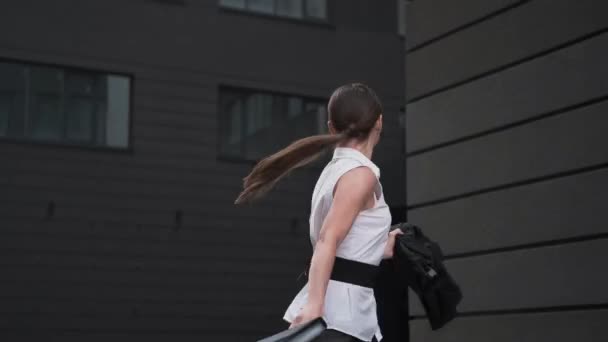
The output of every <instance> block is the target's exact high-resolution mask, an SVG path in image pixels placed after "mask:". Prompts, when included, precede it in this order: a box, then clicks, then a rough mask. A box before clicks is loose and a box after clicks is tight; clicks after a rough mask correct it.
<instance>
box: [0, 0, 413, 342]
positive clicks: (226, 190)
mask: <svg viewBox="0 0 608 342" xmlns="http://www.w3.org/2000/svg"><path fill="white" fill-rule="evenodd" d="M286 2H287V1H285V2H284V3H286ZM309 2H310V3H309ZM292 3H296V4H298V3H299V4H303V5H302V6H306V7H300V8H295V7H294V8H291V9H289V8H283V7H281V8H279V7H278V5H277V4H274V2H273V1H270V2H268V1H255V4H254V1H250V2H245V1H215V0H213V1H212V0H209V1H188V0H136V1H117V0H110V1H74V0H60V1H39V0H38V1H36V0H26V1H4V2H2V4H1V5H0V7H1V10H0V64H1V65H2V68H0V72H2V73H3V74H2V75H3V76H2V79H0V104H1V105H0V121H1V122H0V135H1V136H0V156H2V160H3V162H2V166H1V167H0V182H1V185H0V187H1V189H2V190H1V191H0V253H1V254H2V257H0V269H1V271H2V274H3V276H2V282H1V285H0V297H1V299H0V312H1V315H2V317H3V318H2V320H1V321H2V323H1V324H0V336H1V337H2V340H6V341H9V340H15V339H17V338H25V337H33V338H45V339H51V340H61V341H64V340H66V339H69V338H72V339H73V340H78V341H94V340H99V341H102V340H103V341H107V340H108V339H110V338H129V339H131V340H145V341H167V340H171V341H186V340H196V341H209V340H213V341H252V340H255V339H256V338H258V337H261V336H265V335H269V334H270V333H272V332H275V331H278V330H280V329H284V328H286V323H285V322H283V321H282V315H283V312H284V310H285V309H286V307H287V305H288V304H289V301H290V300H291V299H292V298H293V296H294V295H295V294H296V292H297V291H298V290H299V288H300V286H302V284H303V283H302V281H301V280H300V281H296V278H297V277H298V275H299V274H300V272H301V271H302V270H303V267H304V265H305V264H304V263H305V261H306V259H307V257H308V256H309V255H310V253H311V247H310V245H309V244H310V243H309V238H308V214H309V209H310V208H309V206H310V197H311V194H312V189H313V186H314V182H315V181H316V178H317V176H318V174H319V172H320V167H321V166H322V164H323V161H325V160H327V158H328V157H329V156H325V157H324V158H325V159H323V160H320V161H319V162H318V163H317V164H315V165H312V166H310V167H307V168H304V169H301V170H296V171H295V172H294V173H292V174H291V175H289V176H288V177H287V178H286V179H284V180H283V181H281V183H279V184H278V186H277V187H276V188H275V189H274V191H273V192H272V193H271V194H270V195H269V196H268V197H267V198H265V199H263V200H262V201H260V202H259V203H255V204H252V205H246V206H242V207H236V206H234V205H233V201H234V199H235V198H236V196H237V195H238V193H239V192H240V190H241V186H242V178H243V177H244V176H246V175H247V174H248V172H249V171H250V170H251V167H252V166H253V165H254V162H255V160H256V158H259V157H260V156H261V155H263V154H264V153H265V152H267V151H269V150H268V149H269V148H270V149H271V150H278V149H279V148H281V147H283V146H282V145H281V144H283V143H284V142H285V141H287V140H285V137H284V135H285V134H287V133H289V134H291V133H293V132H292V131H291V129H300V128H302V127H304V128H306V127H307V126H306V125H304V124H303V125H284V124H281V125H277V126H272V124H273V123H274V121H273V120H274V119H275V116H271V117H268V116H265V113H267V112H266V111H265V110H260V111H257V112H256V113H257V114H255V120H253V119H251V117H250V116H248V115H249V113H251V112H249V111H246V110H243V109H242V107H240V106H247V108H258V109H259V108H262V109H267V108H271V109H272V112H273V115H275V114H277V113H279V112H280V111H277V113H275V109H276V108H287V109H288V110H289V113H291V114H293V115H294V116H298V115H299V114H300V112H302V113H303V111H302V109H301V108H308V107H307V104H310V108H312V110H313V111H314V110H316V109H318V107H315V105H316V104H318V103H319V102H321V103H323V102H324V101H326V100H327V98H328V97H329V95H330V94H331V91H332V90H333V89H334V88H336V87H337V86H339V85H341V84H343V83H346V82H352V81H363V82H366V83H367V84H369V85H371V86H372V87H373V88H374V89H376V90H377V92H378V94H379V96H380V97H381V98H382V100H383V102H384V106H385V113H384V118H385V122H384V123H385V126H384V127H385V130H384V133H383V134H384V135H383V139H382V142H381V143H380V145H379V146H378V150H377V152H376V153H375V155H374V161H375V162H376V163H377V164H378V165H379V166H380V168H381V169H382V181H383V185H384V191H385V196H386V199H387V202H388V203H389V204H390V205H391V206H392V207H393V208H394V210H395V213H396V215H395V217H397V216H398V215H402V214H403V213H404V208H405V205H406V202H405V191H404V189H405V178H404V177H403V174H404V171H405V170H404V169H405V162H404V158H405V149H404V144H403V142H404V129H403V118H402V117H401V118H400V116H401V114H400V112H402V110H401V109H402V107H403V104H404V91H403V89H404V81H403V53H404V46H403V43H402V39H401V37H400V36H399V35H398V33H397V15H396V10H395V8H396V2H395V1H387V2H382V3H377V2H376V1H371V0H349V1H345V0H342V1H340V0H339V1H328V2H327V7H319V6H324V5H323V3H325V1H317V0H315V1H313V0H309V1H306V2H302V1H295V2H294V1H292ZM242 4H246V5H242ZM268 4H270V5H268ZM273 4H274V5H273ZM239 6H246V7H244V8H242V9H239ZM256 6H260V7H256ZM265 6H270V7H265ZM273 6H275V7H273ZM254 12H255V13H254ZM9 76H10V77H9ZM112 80H118V81H112ZM226 89H228V90H229V91H225V90H226ZM230 90H234V91H232V92H231V91H230ZM235 94H237V95H238V96H237V95H235ZM239 94H240V95H239ZM242 94H244V95H242ZM250 94H257V95H256V96H255V97H252V96H249V95H250ZM230 96H233V97H230ZM234 96H236V100H234ZM250 97H251V98H253V100H252V101H253V102H252V103H254V104H250V103H249V102H247V101H245V100H243V99H249V98H250ZM223 99H227V100H226V102H225V103H226V106H224V102H222V101H223ZM3 101H4V102H3ZM239 101H245V102H239ZM269 101H270V102H269ZM315 101H316V102H315ZM268 103H272V104H273V105H270V107H268V106H269V105H268ZM275 104H276V106H278V107H274V106H275ZM279 104H280V106H285V107H280V106H279ZM265 106H266V107H265ZM117 108H120V110H121V111H120V113H122V114H121V115H122V116H120V117H119V118H118V119H117V118H115V117H113V116H112V115H113V114H116V113H118V112H119V111H118V109H117ZM227 108H229V109H230V110H228V109H227ZM293 108H300V109H295V110H292V109H293ZM306 110H308V109H306ZM24 113H25V114H24ZM83 113H85V114H86V115H85V114H83ZM125 113H126V114H125ZM229 114H230V115H231V116H230V120H228V119H226V118H227V116H228V115H229ZM279 114H280V113H279ZM279 114H277V115H279ZM291 114H290V115H291ZM317 114H318V113H317ZM125 115H127V116H125ZM279 116H280V115H279ZM277 117H278V116H277ZM311 118H313V119H314V120H317V119H318V118H319V117H316V116H311ZM322 118H323V117H321V119H322ZM313 119H311V120H313ZM243 120H244V121H243ZM269 120H270V121H269ZM243 122H247V124H245V123H243ZM269 122H270V126H271V128H272V127H274V128H272V129H269V130H268V131H264V132H266V134H259V133H260V132H263V131H261V130H259V129H262V128H264V127H265V128H268V124H269ZM304 122H306V120H304ZM320 122H321V123H322V121H320ZM307 124H308V123H307ZM260 127H262V128H260ZM277 127H280V129H278V128H277ZM310 127H313V128H314V127H315V126H314V125H312V126H310ZM311 132H312V131H311V129H310V128H309V129H308V130H303V131H297V132H296V133H297V134H309V133H311ZM254 133H257V135H258V136H259V135H262V136H263V137H268V136H273V134H274V135H276V138H277V141H278V142H277V144H276V145H268V144H269V141H266V140H264V142H263V144H262V145H259V146H264V148H263V149H261V150H256V149H253V150H249V149H248V148H250V147H255V146H258V145H256V142H255V141H252V142H251V143H249V142H248V143H246V144H245V143H243V140H242V139H244V138H243V137H244V135H247V136H255V135H256V134H254ZM296 133H294V134H295V135H290V136H293V137H295V136H297V134H296ZM224 138H225V139H224ZM259 139H262V138H259ZM257 141H261V140H257ZM271 142H272V141H271ZM223 152H226V153H223Z"/></svg>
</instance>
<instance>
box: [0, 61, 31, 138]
mask: <svg viewBox="0 0 608 342" xmlns="http://www.w3.org/2000/svg"><path fill="white" fill-rule="evenodd" d="M24 102H25V68H24V67H22V66H20V65H18V64H14V63H2V62H0V136H22V135H23V110H24V107H25V103H24Z"/></svg>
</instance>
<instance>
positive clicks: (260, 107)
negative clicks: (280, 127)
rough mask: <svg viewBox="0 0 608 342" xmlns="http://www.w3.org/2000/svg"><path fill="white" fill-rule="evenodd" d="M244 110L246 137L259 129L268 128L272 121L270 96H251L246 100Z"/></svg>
mask: <svg viewBox="0 0 608 342" xmlns="http://www.w3.org/2000/svg"><path fill="white" fill-rule="evenodd" d="M245 108H246V109H245V113H246V114H245V116H246V118H247V129H246V134H247V135H252V134H254V133H255V132H257V131H259V130H260V129H262V128H266V127H268V126H270V123H271V121H272V95H267V94H254V95H251V96H249V97H248V98H247V100H246V104H245Z"/></svg>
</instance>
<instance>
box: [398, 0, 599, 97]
mask: <svg viewBox="0 0 608 342" xmlns="http://www.w3.org/2000/svg"><path fill="white" fill-rule="evenodd" d="M458 5H460V3H458ZM413 6H416V4H414V5H413ZM607 12H608V3H607V2H605V1H595V0H581V1H575V2H572V1H570V0H558V1H555V0H539V1H532V2H530V3H529V4H526V5H525V6H520V7H517V8H516V9H513V10H511V11H508V12H506V13H504V14H502V15H500V16H498V17H496V18H493V19H491V20H487V21H484V22H482V23H480V24H478V25H475V26H473V27H470V28H468V29H466V30H463V31H460V32H458V33H456V34H454V35H451V36H448V37H446V38H445V39H442V40H441V41H439V42H437V43H435V44H431V45H429V46H427V47H425V48H423V49H420V50H416V51H414V52H412V53H410V54H408V56H407V58H408V60H407V75H408V83H407V84H408V89H407V95H408V97H409V98H415V97H418V96H421V95H424V94H427V93H429V92H432V91H434V90H437V89H439V88H442V87H445V86H448V85H451V84H454V83H457V82H460V81H463V80H465V79H467V78H470V77H473V76H476V75H479V74H481V73H484V72H486V71H489V70H492V69H495V68H498V67H500V66H502V65H506V64H508V63H511V62H514V61H516V60H520V59H522V58H526V57H528V56H531V55H534V54H536V53H539V52H541V51H543V50H546V49H549V48H552V47H555V46H558V45H560V44H563V43H564V42H567V41H570V40H573V39H576V38H579V37H581V36H584V35H586V34H588V33H590V32H594V31H597V30H600V29H603V28H606V27H607V26H608V22H607V21H606V14H605V13H607ZM541 17H542V18H543V20H542V21H539V18H541ZM564 23H567V25H565V24H564Z"/></svg>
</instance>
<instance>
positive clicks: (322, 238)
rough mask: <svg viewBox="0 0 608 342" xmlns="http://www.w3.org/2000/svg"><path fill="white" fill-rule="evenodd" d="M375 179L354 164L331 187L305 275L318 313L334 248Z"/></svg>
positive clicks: (331, 266)
mask: <svg viewBox="0 0 608 342" xmlns="http://www.w3.org/2000/svg"><path fill="white" fill-rule="evenodd" d="M376 182H377V179H376V176H375V175H374V173H373V172H372V171H371V170H370V169H369V168H367V167H357V168H354V169H353V170H350V171H348V172H346V173H345V174H344V175H343V176H342V177H340V179H339V180H338V182H337V184H336V186H335V188H334V198H333V201H332V205H331V207H330V209H329V212H328V213H327V216H326V217H325V220H324V222H323V226H322V227H321V232H320V234H319V239H318V241H317V243H316V245H315V249H314V252H313V256H312V259H311V265H310V270H309V275H308V286H309V287H308V291H309V292H308V305H309V306H310V307H311V308H312V309H311V310H313V311H316V312H317V313H318V314H319V315H320V314H321V313H322V311H323V306H324V302H325V293H326V291H327V283H328V282H329V277H330V275H331V271H332V269H333V265H334V260H335V257H336V249H337V248H338V246H339V245H340V243H341V242H342V240H343V239H344V237H345V236H346V234H348V232H349V230H350V228H351V226H352V224H353V222H354V220H355V219H356V217H357V215H358V214H359V212H360V211H361V210H363V209H364V207H365V205H366V203H367V202H368V200H369V199H370V196H371V195H372V194H373V191H374V187H375V184H376Z"/></svg>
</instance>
